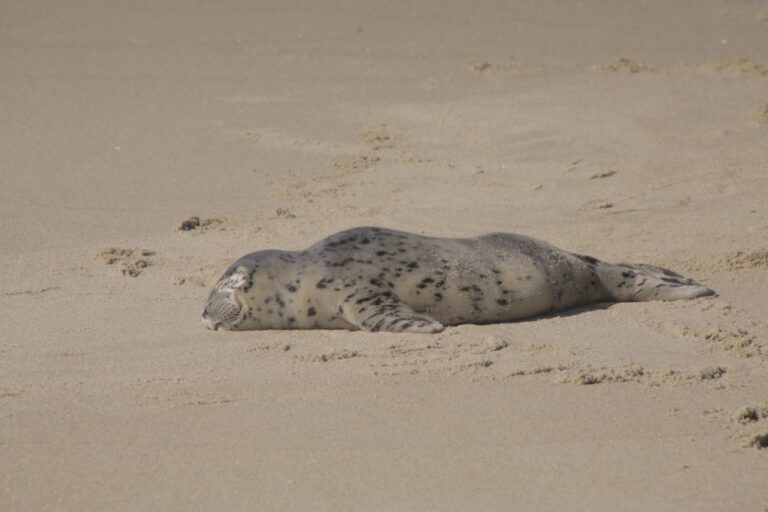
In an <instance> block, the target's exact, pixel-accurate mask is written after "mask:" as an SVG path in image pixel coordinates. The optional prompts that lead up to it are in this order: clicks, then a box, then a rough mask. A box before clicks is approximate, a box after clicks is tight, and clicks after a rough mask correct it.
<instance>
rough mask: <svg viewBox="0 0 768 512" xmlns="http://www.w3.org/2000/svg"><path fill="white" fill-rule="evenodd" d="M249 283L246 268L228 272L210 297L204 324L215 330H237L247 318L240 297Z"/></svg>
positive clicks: (205, 309) (204, 309) (204, 312)
mask: <svg viewBox="0 0 768 512" xmlns="http://www.w3.org/2000/svg"><path fill="white" fill-rule="evenodd" d="M249 283H250V280H249V272H248V269H247V268H245V267H236V268H234V269H232V270H231V271H228V272H226V273H225V274H224V276H222V278H221V279H219V282H218V283H216V286H214V287H213V290H211V294H210V295H209V296H208V302H206V304H205V308H203V324H205V326H206V327H208V328H209V329H213V330H217V329H224V330H227V331H229V330H236V329H237V325H238V323H239V322H240V321H241V320H242V319H243V317H244V316H245V308H243V305H242V302H241V300H240V299H239V297H238V296H239V294H240V293H241V291H242V290H244V289H247V288H248V287H249Z"/></svg>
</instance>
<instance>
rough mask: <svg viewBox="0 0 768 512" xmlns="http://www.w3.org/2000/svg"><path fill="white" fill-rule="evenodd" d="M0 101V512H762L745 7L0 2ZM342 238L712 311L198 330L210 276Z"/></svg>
mask: <svg viewBox="0 0 768 512" xmlns="http://www.w3.org/2000/svg"><path fill="white" fill-rule="evenodd" d="M0 95H1V96H0V99H1V100H2V122H0V163H1V165H0V226H1V228H2V229H0V258H1V259H2V271H1V272H0V308H2V310H3V319H4V321H3V327H2V333H1V334H0V460H1V461H2V464H0V510H2V511H4V512H6V511H7V512H10V511H37V510H73V511H74V510H77V511H82V510H143V511H151V510H184V511H190V510H260V511H267V510H275V511H289V510H313V511H323V510H328V511H341V510H419V511H422V510H440V511H451V510H457V511H458V510H462V511H463V510H676V511H678V510H697V511H706V510H713V511H714V510H718V511H721V510H740V511H747V510H749V511H763V510H765V508H766V507H768V485H766V481H768V450H766V449H762V450H761V449H757V446H756V445H759V444H760V443H761V441H760V439H763V440H764V438H759V437H755V436H758V435H760V434H765V433H766V432H768V418H766V415H763V414H762V412H761V411H765V410H766V409H765V407H766V405H767V402H768V321H767V320H766V316H767V315H766V311H767V310H768V307H767V306H768V114H766V108H768V107H767V106H766V105H768V7H766V4H765V3H764V2H761V1H759V0H738V1H737V0H699V1H690V0H673V1H667V0H650V1H644V2H641V1H632V2H608V1H598V0H585V1H581V2H572V1H568V0H551V1H544V2H542V1H539V0H535V1H534V0H524V1H516V2H509V1H501V0H497V1H492V0H487V1H480V2H478V1H475V2H458V1H450V2H448V1H422V2H410V1H397V2H372V1H358V2H354V1H348V2H342V1H338V0H330V1H324V2H315V1H310V0H303V1H290V2H281V1H269V2H244V1H243V2H235V1H232V2H212V1H203V0H199V1H163V2H154V1H143V2H100V1H95V0H94V1H53V0H49V1H30V2H10V1H6V2H2V3H1V4H0ZM192 215H196V216H198V217H199V218H200V219H201V225H200V226H197V229H193V230H181V231H180V230H178V227H179V225H180V224H181V223H182V222H183V221H184V220H185V219H187V218H189V217H190V216H192ZM362 224H367V225H382V226H387V227H392V228H398V229H405V230H412V231H415V232H423V233H427V234H432V235H440V236H464V235H467V236H472V235H477V234H480V233H484V232H488V231H493V230H501V231H513V232H519V233H525V234H528V235H531V236H535V237H538V238H542V239H545V240H548V241H550V242H552V243H554V244H556V245H558V246H560V247H562V248H564V249H569V250H572V251H577V252H580V253H586V254H593V255H595V256H598V257H601V258H604V259H609V260H629V261H639V262H647V263H654V264H659V265H667V266H670V267H672V268H674V269H675V270H678V271H681V272H683V273H686V274H688V275H690V276H691V277H694V278H696V279H698V280H700V281H701V282H703V283H705V284H706V285H708V286H710V287H712V288H714V289H716V290H717V291H718V292H719V295H718V296H717V297H714V298H708V299H701V300H696V301H690V302H676V303H643V304H619V305H613V306H610V307H607V306H606V307H596V308H585V309H582V310H580V311H576V312H573V314H570V313H569V314H564V315H561V316H553V317H549V318H542V319H535V320H531V321H525V322H519V323H514V324H505V325H489V326H472V325H467V326H460V327H453V328H449V329H448V330H446V331H445V332H444V333H441V334H439V335H434V336H424V335H390V334H375V335H373V334H365V333H359V332H331V331H327V332H326V331H302V332H288V331H285V332H244V333H227V332H210V331H207V330H205V329H204V328H203V326H202V325H201V323H200V320H199V313H200V309H201V306H202V303H203V302H204V299H205V297H206V295H207V287H208V286H210V285H211V284H212V283H213V282H214V280H215V279H216V278H217V276H218V274H219V273H220V272H221V271H222V270H223V269H224V268H225V267H226V265H227V264H228V263H229V262H230V261H231V260H232V259H233V258H235V257H237V256H240V255H241V254H243V253H246V252H250V251H253V250H257V249H261V248H268V247H279V248H285V249H297V248H301V247H304V246H307V245H309V244H310V243H311V242H313V241H315V240H317V239H319V238H321V237H323V236H325V235H327V234H330V233H332V232H335V231H337V230H340V229H342V228H347V227H351V226H355V225H362ZM188 227H189V226H188ZM745 411H746V412H745ZM750 411H754V414H753V413H752V412H750ZM755 439H756V441H755V442H752V445H750V442H751V440H755Z"/></svg>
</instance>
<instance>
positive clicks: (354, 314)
mask: <svg viewBox="0 0 768 512" xmlns="http://www.w3.org/2000/svg"><path fill="white" fill-rule="evenodd" d="M341 312H342V316H343V317H344V319H345V320H347V321H348V322H349V323H351V324H352V325H354V326H355V327H358V328H359V329H361V330H363V331H370V332H377V331H387V332H417V333H427V334H431V333H436V332H440V331H442V330H443V329H445V327H444V326H443V324H441V323H440V322H436V321H435V320H433V319H432V318H429V317H428V316H426V315H424V314H421V313H417V312H416V311H414V310H413V308H411V307H410V306H409V305H407V304H404V303H402V302H400V301H399V300H398V299H397V298H396V297H395V296H394V295H393V294H392V292H390V291H380V290H376V289H372V288H364V289H362V290H359V291H357V292H355V293H353V294H351V295H349V296H347V297H346V298H345V299H344V303H343V304H342V305H341Z"/></svg>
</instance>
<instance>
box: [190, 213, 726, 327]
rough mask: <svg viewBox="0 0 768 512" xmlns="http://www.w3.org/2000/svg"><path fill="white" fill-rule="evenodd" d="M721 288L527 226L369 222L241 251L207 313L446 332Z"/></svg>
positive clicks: (239, 319) (226, 319) (225, 321)
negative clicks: (416, 227)
mask: <svg viewBox="0 0 768 512" xmlns="http://www.w3.org/2000/svg"><path fill="white" fill-rule="evenodd" d="M714 293H715V292H714V291H712V290H710V289H709V288H706V287H704V286H702V285H700V284H698V283H697V282H695V281H693V280H692V279H687V278H685V277H683V276H681V275H680V274H677V273H675V272H672V271H671V270H667V269H664V268H660V267H654V266H652V265H644V264H629V263H618V264H613V263H607V262H604V261H600V260H598V259H596V258H593V257H591V256H583V255H579V254H574V253H570V252H567V251H563V250H561V249H558V248H557V247H554V246H552V245H550V244H548V243H546V242H543V241H540V240H536V239H534V238H530V237H527V236H522V235H515V234H511V233H492V234H488V235H483V236H480V237H477V238H434V237H428V236H422V235H416V234H412V233H406V232H403V231H395V230H391V229H385V228H377V227H360V228H354V229H349V230H346V231H342V232H340V233H336V234H334V235H331V236H329V237H327V238H324V239H323V240H320V241H319V242H317V243H316V244H315V245H313V246H311V247H309V248H308V249H306V250H303V251H296V252H293V251H278V250H267V251H259V252H254V253H251V254H247V255H245V256H243V257H242V258H240V259H238V260H237V261H235V262H234V263H232V265H230V267H229V268H228V269H227V270H226V272H224V275H223V276H222V277H221V279H220V280H219V281H218V283H216V285H215V286H214V287H213V290H212V291H211V293H210V296H209V297H208V302H207V304H206V305H205V309H204V310H203V323H204V324H205V325H206V326H207V327H208V328H210V329H214V330H216V329H225V330H249V329H350V330H357V329H360V330H364V331H374V332H375V331H389V332H419V333H436V332H440V331H442V330H443V329H444V326H446V325H456V324H463V323H472V324H484V323H494V322H508V321H512V320H520V319H523V318H528V317H532V316H535V315H541V314H545V313H550V312H554V311H561V310H564V309H568V308H572V307H575V306H583V305H586V304H593V303H597V302H624V301H647V300H678V299H693V298H696V297H703V296H707V295H712V294H714Z"/></svg>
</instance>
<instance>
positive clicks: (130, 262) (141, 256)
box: [97, 247, 155, 277]
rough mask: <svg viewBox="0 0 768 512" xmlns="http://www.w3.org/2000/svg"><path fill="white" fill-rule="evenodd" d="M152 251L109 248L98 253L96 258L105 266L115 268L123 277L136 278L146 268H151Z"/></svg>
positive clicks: (153, 253)
mask: <svg viewBox="0 0 768 512" xmlns="http://www.w3.org/2000/svg"><path fill="white" fill-rule="evenodd" d="M154 255H155V252H154V251H149V250H147V249H118V248H114V247H113V248H110V249H106V250H104V251H102V252H100V253H99V255H98V256H97V258H98V259H99V260H100V261H101V262H102V263H104V264H105V265H107V266H110V267H113V268H116V269H118V270H119V271H120V273H121V274H122V275H124V276H128V277H138V276H139V275H141V273H142V272H143V271H144V270H145V269H146V268H148V267H150V266H152V259H151V258H152V256H154Z"/></svg>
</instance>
